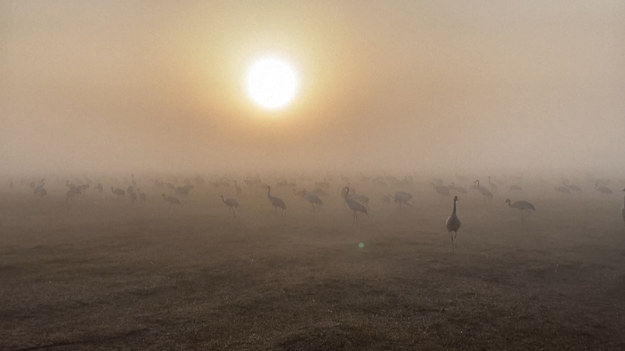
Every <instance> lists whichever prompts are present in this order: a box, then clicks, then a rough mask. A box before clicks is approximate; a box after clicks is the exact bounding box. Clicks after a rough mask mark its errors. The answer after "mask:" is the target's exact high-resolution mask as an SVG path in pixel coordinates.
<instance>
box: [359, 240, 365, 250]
mask: <svg viewBox="0 0 625 351" xmlns="http://www.w3.org/2000/svg"><path fill="white" fill-rule="evenodd" d="M358 248H359V249H364V248H365V243H363V242H362V241H361V242H359V243H358Z"/></svg>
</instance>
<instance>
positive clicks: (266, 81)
mask: <svg viewBox="0 0 625 351" xmlns="http://www.w3.org/2000/svg"><path fill="white" fill-rule="evenodd" d="M246 83H247V90H248V92H249V94H250V98H251V99H252V100H253V101H254V102H255V103H256V104H258V105H259V106H261V107H263V108H266V109H279V108H282V107H285V106H286V105H287V104H288V103H290V102H291V100H292V99H293V96H294V95H295V93H296V91H297V78H296V76H295V71H293V68H291V66H289V64H288V63H286V62H285V61H283V60H280V59H277V58H273V57H263V58H260V59H259V60H258V61H256V62H254V64H253V65H252V66H251V67H250V69H249V71H248V73H247V81H246Z"/></svg>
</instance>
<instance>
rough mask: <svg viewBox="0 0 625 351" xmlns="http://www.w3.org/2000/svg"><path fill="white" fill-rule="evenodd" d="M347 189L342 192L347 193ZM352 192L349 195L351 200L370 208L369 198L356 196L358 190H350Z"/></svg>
mask: <svg viewBox="0 0 625 351" xmlns="http://www.w3.org/2000/svg"><path fill="white" fill-rule="evenodd" d="M345 188H349V187H345ZM345 188H343V190H342V191H343V192H344V191H345ZM350 191H351V192H350V193H349V194H347V196H348V197H349V198H350V199H352V200H354V201H356V202H358V203H360V204H361V205H363V206H365V207H369V197H367V196H365V195H361V194H356V190H354V189H350Z"/></svg>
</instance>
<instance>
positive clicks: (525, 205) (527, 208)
mask: <svg viewBox="0 0 625 351" xmlns="http://www.w3.org/2000/svg"><path fill="white" fill-rule="evenodd" d="M506 203H507V204H508V206H509V207H511V208H516V209H517V210H519V211H521V218H525V215H526V214H530V213H532V211H535V210H536V207H534V205H532V204H531V203H530V202H528V201H525V200H520V201H515V202H512V201H510V199H506Z"/></svg>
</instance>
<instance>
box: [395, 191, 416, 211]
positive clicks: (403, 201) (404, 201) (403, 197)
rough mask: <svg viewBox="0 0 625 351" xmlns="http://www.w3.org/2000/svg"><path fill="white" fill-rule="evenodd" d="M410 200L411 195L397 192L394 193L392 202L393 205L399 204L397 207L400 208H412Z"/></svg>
mask: <svg viewBox="0 0 625 351" xmlns="http://www.w3.org/2000/svg"><path fill="white" fill-rule="evenodd" d="M410 199H412V195H411V194H409V193H407V192H405V191H398V192H396V193H395V196H393V200H394V201H395V203H397V204H399V207H402V205H407V206H411V207H412V204H411V203H410V202H409V201H410Z"/></svg>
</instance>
